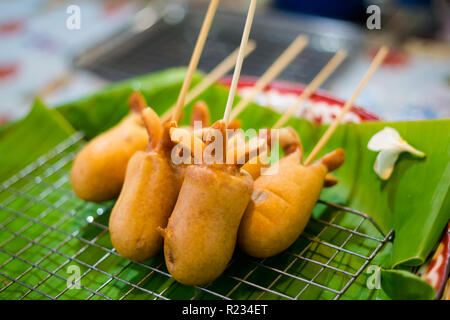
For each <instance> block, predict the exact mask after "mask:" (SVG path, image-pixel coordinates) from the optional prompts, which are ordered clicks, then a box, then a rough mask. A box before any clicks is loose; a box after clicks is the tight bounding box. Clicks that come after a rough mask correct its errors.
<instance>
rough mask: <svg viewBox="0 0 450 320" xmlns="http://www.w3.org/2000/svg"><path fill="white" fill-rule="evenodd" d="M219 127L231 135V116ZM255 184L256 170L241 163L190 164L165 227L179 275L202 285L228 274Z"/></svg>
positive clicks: (169, 259)
mask: <svg viewBox="0 0 450 320" xmlns="http://www.w3.org/2000/svg"><path fill="white" fill-rule="evenodd" d="M213 128H216V129H218V130H220V132H221V134H222V137H223V141H227V139H226V130H225V129H226V124H225V122H223V121H219V122H218V123H216V124H215V125H213ZM225 145H226V143H225ZM207 147H208V145H207V146H206V148H207ZM224 150H225V151H226V146H225V147H224ZM216 151H217V150H216ZM222 155H223V158H222V161H224V160H225V153H224V154H222ZM252 185H253V179H252V178H251V176H250V175H249V174H247V173H245V172H241V171H240V170H239V166H237V165H226V164H224V163H223V162H222V163H215V162H212V163H206V164H201V165H195V164H194V165H190V166H187V167H186V169H185V175H184V180H183V184H182V186H181V190H180V193H179V195H178V199H177V202H176V205H175V208H174V210H173V212H172V214H171V216H170V218H169V223H168V224H167V228H166V229H165V230H162V234H163V235H164V256H165V260H166V265H167V269H168V270H169V272H170V274H171V275H172V276H173V277H174V278H175V280H177V281H178V282H180V283H183V284H186V285H200V284H205V283H208V282H211V281H213V280H214V279H216V278H217V277H218V276H219V275H221V274H222V272H223V271H224V270H225V268H226V266H227V264H228V262H229V261H230V259H231V256H232V254H233V251H234V247H235V244H236V237H237V231H238V228H239V224H240V221H241V218H242V215H243V213H244V211H245V208H246V207H247V204H248V201H249V200H250V195H251V193H252Z"/></svg>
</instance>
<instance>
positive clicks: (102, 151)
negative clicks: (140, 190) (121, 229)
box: [70, 92, 148, 202]
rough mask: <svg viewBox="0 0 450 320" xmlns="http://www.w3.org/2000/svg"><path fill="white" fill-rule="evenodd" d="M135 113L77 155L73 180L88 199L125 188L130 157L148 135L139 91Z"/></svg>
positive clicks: (134, 101)
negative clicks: (142, 114)
mask: <svg viewBox="0 0 450 320" xmlns="http://www.w3.org/2000/svg"><path fill="white" fill-rule="evenodd" d="M129 104H130V109H131V113H130V114H129V115H127V116H126V117H125V118H124V119H123V120H122V121H121V122H120V123H119V124H117V125H116V126H115V127H113V128H111V129H109V130H108V131H106V132H104V133H102V134H101V135H99V136H98V137H96V138H94V139H93V140H92V141H90V142H89V143H88V144H87V145H86V146H85V147H84V148H83V149H82V150H81V151H80V153H78V155H77V156H76V158H75V160H74V163H73V167H72V171H71V174H70V182H71V184H72V188H73V190H74V192H75V194H76V195H77V196H78V197H80V198H81V199H84V200H86V201H95V202H101V201H106V200H111V199H114V198H116V197H117V196H118V195H119V193H120V189H121V188H122V184H123V180H124V177H125V171H126V168H127V164H128V160H129V159H130V158H131V156H132V155H133V154H134V153H135V152H136V151H138V150H144V149H145V146H146V145H147V142H148V135H147V132H146V130H145V127H144V124H143V122H142V119H141V111H142V110H143V109H144V108H145V105H146V103H145V100H144V98H143V97H142V95H141V94H140V93H138V92H134V93H133V94H132V95H131V96H130V98H129Z"/></svg>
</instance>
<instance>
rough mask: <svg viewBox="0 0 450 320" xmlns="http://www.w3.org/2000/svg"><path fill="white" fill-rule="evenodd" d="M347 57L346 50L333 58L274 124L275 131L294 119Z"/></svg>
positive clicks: (337, 53) (340, 51)
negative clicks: (298, 111)
mask: <svg viewBox="0 0 450 320" xmlns="http://www.w3.org/2000/svg"><path fill="white" fill-rule="evenodd" d="M346 56H347V52H346V51H345V50H339V51H338V52H336V54H335V55H334V56H333V58H331V59H330V61H328V63H327V64H326V65H325V67H323V68H322V70H320V72H319V73H318V74H317V75H316V76H315V78H314V79H313V80H312V81H311V82H310V84H309V85H308V86H307V87H306V88H305V90H303V92H302V93H301V94H300V96H299V97H298V98H297V101H296V102H295V103H294V104H293V105H292V106H291V107H290V108H289V109H288V110H287V111H286V112H285V113H284V114H283V116H282V117H281V118H280V119H278V121H277V122H276V123H275V124H274V126H273V128H274V129H279V128H281V127H282V126H284V125H285V124H286V122H287V121H288V120H289V119H290V117H292V115H293V114H294V112H295V111H296V110H298V108H300V107H301V106H302V105H303V103H304V102H305V101H306V100H307V99H308V98H309V97H310V96H311V95H312V94H313V93H314V92H315V91H316V90H317V89H318V88H319V87H320V86H321V85H322V84H323V83H324V82H325V80H326V79H328V77H329V76H330V75H331V74H332V73H333V72H334V71H335V70H336V68H337V67H339V65H340V64H341V63H342V61H344V59H345V57H346Z"/></svg>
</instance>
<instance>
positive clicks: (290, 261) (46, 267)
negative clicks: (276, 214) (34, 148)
mask: <svg viewBox="0 0 450 320" xmlns="http://www.w3.org/2000/svg"><path fill="white" fill-rule="evenodd" d="M82 138H83V137H82V135H81V134H75V135H74V136H72V137H71V138H70V139H68V140H67V141H65V142H64V143H62V144H61V145H59V146H58V147H57V148H55V149H54V150H53V151H52V152H50V153H49V154H47V155H45V156H43V157H41V158H40V159H38V160H37V161H36V162H34V163H32V164H31V165H29V166H28V167H26V168H25V169H24V170H22V171H21V172H20V173H18V174H17V175H15V176H13V177H12V178H11V179H9V180H8V181H7V182H5V183H4V184H3V185H2V186H0V230H1V231H0V299H108V300H109V299H164V300H166V299H290V300H294V299H305V298H308V299H311V298H312V297H313V298H315V299H339V298H341V297H342V296H343V295H344V294H345V293H346V292H347V290H348V289H349V287H350V286H351V285H352V284H353V283H354V282H355V280H358V281H364V279H362V278H364V277H365V276H366V274H365V273H363V271H364V270H365V268H366V267H367V266H368V265H369V263H370V262H371V261H372V259H373V258H374V256H375V255H376V253H377V252H378V251H379V250H380V249H381V247H382V246H383V244H384V243H385V242H386V241H387V240H388V239H389V237H390V236H391V233H392V232H389V233H388V234H384V233H383V232H382V231H381V230H380V229H379V228H378V227H377V226H376V224H374V222H373V221H372V219H371V218H370V217H368V216H367V215H365V214H363V213H360V212H357V211H354V210H351V209H348V208H344V207H341V206H338V205H335V204H332V203H328V202H323V201H322V202H321V204H318V206H325V210H324V212H323V213H322V214H321V215H320V219H314V218H313V219H311V220H310V222H309V224H308V226H307V228H306V230H305V232H303V234H302V235H301V237H300V238H299V239H298V240H297V241H296V243H295V244H294V245H292V246H291V247H290V248H289V249H288V250H287V251H286V252H283V253H282V254H280V255H278V256H275V257H272V258H268V259H253V258H249V257H247V256H245V255H243V254H242V253H240V252H239V251H238V250H237V252H236V253H235V256H234V257H233V259H232V261H231V262H230V264H229V266H228V268H227V270H226V271H225V273H224V274H223V275H222V276H221V277H220V278H218V279H217V280H216V281H214V282H213V283H211V284H208V285H206V286H197V287H189V286H184V285H181V284H179V283H177V282H176V281H175V280H174V279H173V278H172V277H171V276H170V274H169V273H168V272H167V269H166V267H165V264H164V258H163V255H162V253H161V254H159V255H158V256H157V257H155V258H153V259H151V260H150V261H148V262H146V263H138V262H132V261H129V260H127V259H125V258H122V257H121V256H120V255H119V254H118V253H117V252H116V251H115V250H114V248H113V246H112V245H111V242H110V239H109V233H108V219H109V212H110V210H111V208H112V205H113V203H112V202H110V203H105V204H102V205H99V204H93V203H86V202H84V201H82V200H80V199H78V198H77V197H76V196H75V194H74V193H73V191H72V190H71V187H70V182H69V173H70V168H71V163H72V160H73V158H74V156H75V154H76V153H77V151H78V150H79V149H80V148H81V146H82V145H83V140H82ZM368 231H370V234H378V236H372V235H369V234H368V233H369V232H368ZM69 266H76V267H78V268H79V269H80V273H81V274H80V276H81V281H80V283H81V287H80V289H79V290H78V289H69V288H68V286H67V281H70V277H71V274H70V273H68V271H69V270H68V267H69ZM361 279H362V280H361Z"/></svg>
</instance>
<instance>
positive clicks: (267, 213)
mask: <svg viewBox="0 0 450 320" xmlns="http://www.w3.org/2000/svg"><path fill="white" fill-rule="evenodd" d="M386 55H387V49H386V48H384V47H383V48H381V49H380V50H379V52H378V53H377V55H376V56H375V58H374V60H373V62H372V64H371V66H370V67H369V69H368V70H367V72H366V74H365V75H364V77H363V78H362V80H361V82H360V83H359V85H358V86H357V88H356V90H355V91H354V93H353V95H352V97H351V98H350V99H349V100H347V102H346V103H345V104H344V106H343V108H342V111H341V113H340V114H339V116H338V117H337V118H336V119H335V121H334V122H333V123H332V124H331V125H330V127H329V128H328V129H327V131H326V132H325V133H324V135H323V136H322V138H321V139H320V140H319V142H318V143H317V145H316V146H315V147H314V148H313V151H312V152H311V154H310V155H309V156H308V158H307V159H306V161H305V163H304V165H302V164H301V161H302V152H301V145H300V140H298V147H297V148H294V149H295V151H294V152H291V151H292V149H293V148H292V146H291V147H290V148H289V149H285V151H286V153H287V156H286V157H284V158H283V159H281V160H280V161H279V163H278V166H276V167H275V166H273V168H274V169H273V170H272V171H270V170H271V169H272V167H271V168H269V171H268V172H266V175H264V176H260V177H258V178H257V179H256V180H255V183H254V192H253V195H252V201H251V202H250V205H249V207H248V208H247V210H246V212H245V214H244V217H243V219H242V223H241V226H240V228H239V234H238V243H239V246H240V248H241V249H242V250H243V251H245V252H246V253H248V254H249V255H251V256H254V257H264V258H266V257H270V256H273V255H275V254H278V253H280V252H281V251H283V250H285V249H286V248H287V247H289V246H290V245H291V244H292V243H293V242H294V241H295V240H296V239H297V237H298V236H299V235H300V233H301V232H302V231H303V228H304V227H305V226H306V223H307V221H308V220H309V217H310V216H311V213H312V210H313V208H314V205H315V203H316V202H317V200H318V199H319V196H320V193H321V190H322V187H323V185H324V184H325V185H330V184H333V183H335V182H336V181H334V179H333V178H332V177H330V176H328V177H327V174H328V172H330V171H333V170H335V169H337V168H338V167H339V166H341V165H342V163H343V162H344V152H343V150H342V149H337V150H335V151H334V152H332V153H330V154H328V155H326V156H324V157H322V158H321V159H319V160H318V161H316V162H315V163H314V164H311V163H312V161H313V159H314V157H315V156H316V155H317V154H318V153H319V152H320V150H321V148H322V147H323V146H324V145H325V144H326V142H327V141H328V140H329V139H330V137H331V135H332V134H333V132H334V131H335V130H336V128H337V126H338V125H339V123H340V121H341V120H342V117H343V116H344V114H345V113H346V112H348V110H349V109H350V108H351V106H352V105H353V103H354V101H355V99H356V97H357V96H358V94H359V93H360V92H361V90H362V89H363V88H364V86H365V85H366V84H367V82H368V80H369V79H370V77H371V76H372V75H373V73H374V72H375V70H376V68H377V67H378V66H379V65H380V64H381V62H382V61H383V59H384V58H385V57H386ZM289 152H291V153H290V154H289ZM327 179H328V182H327Z"/></svg>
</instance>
